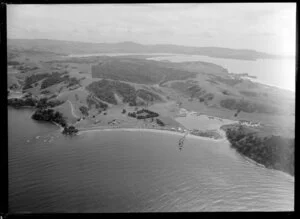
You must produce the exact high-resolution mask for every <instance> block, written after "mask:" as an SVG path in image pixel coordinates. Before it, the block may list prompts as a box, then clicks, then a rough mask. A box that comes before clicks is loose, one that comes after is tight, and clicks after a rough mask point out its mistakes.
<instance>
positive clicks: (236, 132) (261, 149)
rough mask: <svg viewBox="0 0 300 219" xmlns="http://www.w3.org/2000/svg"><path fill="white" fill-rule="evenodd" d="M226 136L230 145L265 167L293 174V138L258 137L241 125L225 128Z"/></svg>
mask: <svg viewBox="0 0 300 219" xmlns="http://www.w3.org/2000/svg"><path fill="white" fill-rule="evenodd" d="M225 131H226V136H227V139H228V140H229V142H230V143H231V146H232V147H233V148H235V149H236V150H237V151H238V152H239V153H241V154H242V155H245V156H247V157H249V158H251V159H252V160H254V161H256V162H257V163H260V164H263V165H265V166H266V167H267V168H272V169H276V170H281V171H284V172H286V173H289V174H291V175H294V159H295V158H294V157H295V155H294V150H295V145H294V144H295V143H294V139H288V138H283V137H281V136H274V135H272V136H268V137H259V136H258V135H257V133H255V132H249V131H247V129H246V128H245V127H243V126H241V125H239V126H237V127H236V126H235V127H233V128H227V129H226V130H225Z"/></svg>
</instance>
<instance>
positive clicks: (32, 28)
mask: <svg viewBox="0 0 300 219" xmlns="http://www.w3.org/2000/svg"><path fill="white" fill-rule="evenodd" d="M7 36H8V38H9V39H15V38H17V39H56V40H69V41H82V42H97V43H114V42H124V41H133V42H136V43H141V44H177V45H185V46H199V47H202V46H215V47H225V48H232V49H252V50H257V51H261V52H267V53H272V54H281V55H293V56H294V55H295V49H296V40H295V39H296V3H239V4H238V3H227V4H224V3H223V4H222V3H206V4H204V3H196V4H194V3H193V4H191V3H188V4H174V3H173V4H78V5H76V4H74V5H73V4H71V5H70V4H69V5H56V4H53V5H51V4H47V5H8V8H7Z"/></svg>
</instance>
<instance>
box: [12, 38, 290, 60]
mask: <svg viewBox="0 0 300 219" xmlns="http://www.w3.org/2000/svg"><path fill="white" fill-rule="evenodd" d="M7 46H8V49H23V50H35V51H48V52H54V53H59V54H65V55H69V54H93V53H178V54H190V55H204V56H209V57H215V58H227V59H243V60H256V59H283V58H291V57H287V56H279V55H273V54H268V53H263V52H258V51H255V50H246V49H228V48H221V47H189V46H179V45H171V44H157V45H142V44H138V43H134V42H121V43H86V42H74V41H60V40H48V39H8V40H7Z"/></svg>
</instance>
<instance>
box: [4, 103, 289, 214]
mask: <svg viewBox="0 0 300 219" xmlns="http://www.w3.org/2000/svg"><path fill="white" fill-rule="evenodd" d="M8 113H9V114H8V115H9V116H8V119H9V148H8V149H9V150H8V151H9V209H10V212H43V213H45V212H145V211H146V212H149V211H151V212H152V211H153V212H155V211H163V212H166V211H260V210H262V211H280V210H284V211H287V210H293V207H294V204H293V202H294V178H293V177H291V176H289V175H287V174H284V173H282V172H279V171H272V170H268V169H265V168H262V167H259V166H257V165H255V164H253V163H251V162H248V161H247V160H245V159H244V158H242V157H241V156H239V155H238V154H237V153H236V152H235V151H234V150H232V149H231V148H230V147H229V146H228V142H227V141H223V142H216V141H209V140H199V139H194V138H187V139H186V140H185V143H184V148H183V150H182V151H180V150H179V149H178V140H179V139H180V138H181V136H177V135H172V134H166V133H164V134H161V133H155V132H146V131H145V132H141V131H139V132H132V131H131V132H127V131H117V130H115V131H111V132H101V131H99V132H96V131H94V132H85V133H82V134H81V135H79V136H75V137H73V138H70V137H64V136H62V135H61V134H60V133H59V131H58V129H57V127H56V126H54V125H50V124H45V123H37V122H35V121H33V120H31V119H30V115H31V113H32V112H31V111H30V110H14V109H10V108H9V110H8ZM36 136H40V137H39V138H36ZM28 140H29V142H27V141H28ZM45 140H46V142H44V141H45ZM49 141H51V142H49Z"/></svg>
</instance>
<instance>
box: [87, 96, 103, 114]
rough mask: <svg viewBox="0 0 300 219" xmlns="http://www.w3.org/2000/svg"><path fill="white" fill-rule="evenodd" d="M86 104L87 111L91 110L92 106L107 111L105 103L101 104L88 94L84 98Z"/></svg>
mask: <svg viewBox="0 0 300 219" xmlns="http://www.w3.org/2000/svg"><path fill="white" fill-rule="evenodd" d="M86 102H87V104H88V107H89V109H91V108H92V107H93V106H94V107H95V108H96V109H98V110H100V111H101V110H104V111H105V110H107V108H108V105H107V104H106V103H103V102H101V101H99V100H97V99H95V98H93V96H92V95H91V94H90V95H88V96H87V98H86Z"/></svg>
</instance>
